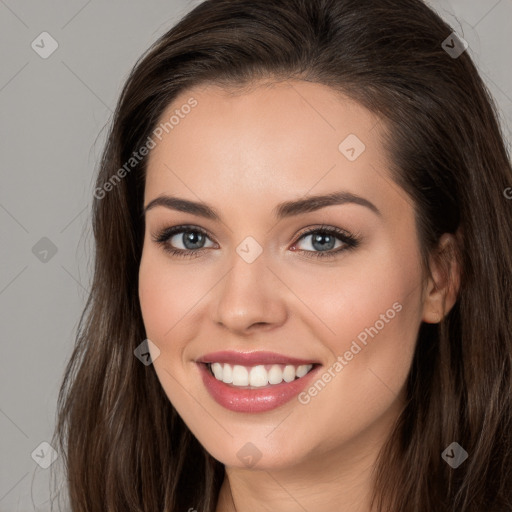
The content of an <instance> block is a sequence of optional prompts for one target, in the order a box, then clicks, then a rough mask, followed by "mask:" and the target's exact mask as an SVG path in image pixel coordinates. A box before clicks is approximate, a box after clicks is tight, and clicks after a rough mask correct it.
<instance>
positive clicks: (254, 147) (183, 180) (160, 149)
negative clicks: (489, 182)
mask: <svg viewBox="0 0 512 512" xmlns="http://www.w3.org/2000/svg"><path fill="white" fill-rule="evenodd" d="M190 98H193V99H194V100H191V99H190ZM187 104H188V105H194V106H193V108H185V107H184V106H185V105H187ZM176 110H178V111H179V112H181V115H179V116H178V117H179V122H174V123H173V124H172V129H171V128H169V125H168V127H167V130H163V135H162V133H161V132H162V130H160V131H159V132H158V134H159V136H160V137H159V138H155V141H156V146H155V147H154V148H153V149H152V151H151V154H150V156H149V160H148V168H147V179H146V187H145V194H144V205H145V206H149V208H148V209H147V211H146V214H145V223H146V224H145V226H146V227H145V238H144V248H143V254H142V260H141V264H140V275H139V283H140V284H139V297H140V304H141V309H142V315H143V320H144V324H145V328H146V334H147V338H148V339H149V340H151V342H152V343H153V344H154V346H156V347H158V350H159V351H160V352H159V355H158V357H156V358H155V360H154V369H155V371H156V374H157V376H158V379H159V380H160V382H161V384H162V387H163V389H164V390H165V393H166V394H167V396H168V398H169V400H170V401H171V402H172V404H173V406H174V407H175V408H176V410H177V411H178V413H179V414H180V416H181V417H182V418H183V420H184V421H185V423H186V424H187V425H188V427H189V428H190V430H191V431H192V432H193V434H194V435H195V436H196V437H197V439H198V440H199V441H200V443H201V444H202V445H203V446H204V447H205V448H206V450H207V451H208V452H210V453H211V454H212V455H213V456H214V457H215V458H216V459H218V460H219V461H221V462H222V463H224V464H226V465H227V466H230V467H239V468H244V467H248V466H249V467H250V466H251V465H252V464H254V463H257V467H258V468H272V469H276V470H277V469H286V468H293V467H295V468H298V467H304V466H301V465H303V464H304V463H306V462H307V463H308V468H309V469H310V470H311V469H312V468H314V467H315V465H317V466H318V467H320V466H325V465H326V464H328V463H329V461H333V462H334V461H337V463H338V464H339V463H340V461H343V460H348V459H349V458H350V455H354V454H359V455H360V456H364V454H365V453H369V452H370V451H371V449H372V447H375V446H377V445H378V443H379V442H380V441H381V440H382V439H383V438H384V436H385V435H386V434H387V433H388V432H389V429H390V427H391V425H392V422H393V421H394V420H395V419H396V417H397V415H398V413H399V411H400V409H401V407H402V406H403V398H404V385H405V381H406V378H407V375H408V373H409V369H410V365H411V360H412V357H413V352H414V347H415V342H416V338H417V334H418V329H419V326H420V323H421V321H422V320H425V290H424V288H423V287H422V275H423V274H422V269H421V266H420V252H419V241H418V238H417V232H416V227H415V222H414V211H413V205H412V202H411V201H410V200H409V199H408V197H407V196H406V194H405V192H404V191H403V190H402V189H400V188H399V187H398V186H397V185H396V184H395V183H394V182H393V181H392V179H391V177H390V175H389V173H388V167H389V162H388V161H387V160H386V155H385V154H384V151H383V147H382V145H381V142H380V136H381V135H382V133H383V132H382V130H383V129H384V126H383V124H382V123H381V122H379V119H378V118H377V117H375V116H374V115H373V114H372V113H370V112H369V111H368V110H366V109H364V108H363V107H362V106H360V105H359V104H357V103H355V102H353V101H351V100H349V99H348V98H346V97H344V96H341V95H340V94H339V93H336V92H335V91H333V90H332V89H330V88H328V87H326V86H324V85H319V84H312V83H306V82H299V81H296V82H287V83H279V84H274V85H273V86H264V85H262V84H260V85H258V86H255V87H254V88H253V89H252V90H250V91H245V92H244V93H239V94H233V93H229V92H227V91H225V90H223V89H220V88H218V87H216V86H213V85H209V86H206V87H201V88H195V89H191V90H188V91H186V92H184V93H182V94H181V95H180V96H179V97H178V98H176V99H175V101H174V102H173V103H172V105H170V106H169V107H168V109H167V111H166V112H165V114H164V115H163V116H162V119H161V120H162V122H166V121H168V120H169V119H170V118H171V116H172V115H173V114H175V111H176ZM176 119H177V118H176ZM174 121H176V120H174ZM166 132H167V133H166ZM160 138H161V140H160ZM329 195H331V199H330V200H326V199H325V198H324V199H323V200H322V199H319V200H314V199H312V198H313V197H316V196H329ZM165 196H168V197H169V198H173V199H174V200H171V199H169V198H168V199H167V200H165ZM163 198H164V199H163ZM155 199H156V200H157V201H155ZM175 199H179V200H181V201H179V202H178V201H176V200H175ZM191 203H199V206H197V205H195V206H194V205H192V204H191ZM205 205H208V208H209V209H208V208H206V207H205ZM171 251H176V253H175V254H173V253H172V252H171ZM153 354H157V352H156V351H155V352H153ZM208 363H210V364H208ZM306 372H307V373H306ZM212 373H215V376H214V375H213V374H212ZM224 381H226V382H224ZM344 457H345V458H344Z"/></svg>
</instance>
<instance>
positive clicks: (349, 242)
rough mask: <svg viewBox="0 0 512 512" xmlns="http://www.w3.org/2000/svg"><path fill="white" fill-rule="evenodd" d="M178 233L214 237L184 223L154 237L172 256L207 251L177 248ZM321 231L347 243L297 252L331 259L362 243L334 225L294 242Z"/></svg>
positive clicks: (205, 249) (317, 228)
mask: <svg viewBox="0 0 512 512" xmlns="http://www.w3.org/2000/svg"><path fill="white" fill-rule="evenodd" d="M178 233H200V234H202V235H204V236H205V237H208V238H210V239H212V238H211V237H210V236H209V234H208V233H207V232H206V231H204V230H203V229H201V228H198V227H195V226H190V225H184V226H174V227H171V228H164V229H162V230H161V231H159V232H158V233H156V234H155V235H153V237H152V239H153V241H154V242H156V243H158V244H160V245H161V246H162V248H163V250H164V251H165V252H167V253H169V254H171V255H172V256H177V257H181V258H196V257H199V256H201V254H202V253H203V251H207V250H208V248H201V249H195V250H194V249H187V250H183V249H175V248H173V247H172V246H171V245H170V244H169V243H168V240H169V239H170V238H172V237H173V236H174V235H176V234H178ZM315 233H321V234H327V235H335V238H337V239H338V240H340V241H341V242H343V243H344V244H345V246H344V247H338V248H337V249H336V250H333V249H330V250H329V251H308V250H305V249H296V251H297V252H301V253H307V255H308V257H313V258H319V259H331V258H335V257H336V256H337V255H338V254H339V253H341V252H344V251H348V250H352V249H355V248H356V247H358V245H359V243H360V238H359V237H358V236H354V235H351V234H350V233H348V232H346V231H344V230H342V229H339V228H336V227H334V226H321V227H316V228H313V229H310V230H308V231H306V232H304V233H302V234H301V235H300V236H299V237H298V238H297V241H296V242H294V245H295V244H297V243H298V242H299V241H300V240H302V239H303V238H305V237H306V236H308V235H311V234H315Z"/></svg>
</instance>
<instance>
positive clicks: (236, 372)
mask: <svg viewBox="0 0 512 512" xmlns="http://www.w3.org/2000/svg"><path fill="white" fill-rule="evenodd" d="M214 364H215V363H214ZM215 378H217V377H215ZM233 385H234V386H248V385H249V372H248V371H247V368H245V366H240V365H238V364H235V366H233Z"/></svg>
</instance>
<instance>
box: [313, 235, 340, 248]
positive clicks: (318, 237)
mask: <svg viewBox="0 0 512 512" xmlns="http://www.w3.org/2000/svg"><path fill="white" fill-rule="evenodd" d="M325 238H327V239H329V240H328V241H327V242H322V241H321V240H322V239H325ZM334 243H335V239H334V237H333V236H332V235H329V234H325V233H318V234H316V235H314V236H313V247H314V248H315V249H332V248H333V247H334ZM315 244H319V246H318V247H317V246H316V245H315Z"/></svg>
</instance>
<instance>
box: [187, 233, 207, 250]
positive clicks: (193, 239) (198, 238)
mask: <svg viewBox="0 0 512 512" xmlns="http://www.w3.org/2000/svg"><path fill="white" fill-rule="evenodd" d="M183 237H184V245H185V247H187V248H188V249H197V248H198V247H196V246H195V245H199V246H200V245H201V242H202V238H203V235H202V233H196V232H193V231H190V232H189V233H188V235H183ZM187 242H190V243H191V244H192V245H193V246H194V247H188V246H187Z"/></svg>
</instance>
